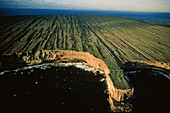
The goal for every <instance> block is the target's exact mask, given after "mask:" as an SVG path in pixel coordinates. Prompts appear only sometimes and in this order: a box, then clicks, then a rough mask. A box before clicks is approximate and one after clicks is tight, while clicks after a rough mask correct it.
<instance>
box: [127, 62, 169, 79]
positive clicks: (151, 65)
mask: <svg viewBox="0 0 170 113" xmlns="http://www.w3.org/2000/svg"><path fill="white" fill-rule="evenodd" d="M139 69H152V70H156V71H161V72H163V73H165V74H166V75H168V76H169V77H168V76H167V78H169V79H170V63H165V62H151V61H142V60H132V61H129V62H126V63H125V64H124V70H139Z"/></svg>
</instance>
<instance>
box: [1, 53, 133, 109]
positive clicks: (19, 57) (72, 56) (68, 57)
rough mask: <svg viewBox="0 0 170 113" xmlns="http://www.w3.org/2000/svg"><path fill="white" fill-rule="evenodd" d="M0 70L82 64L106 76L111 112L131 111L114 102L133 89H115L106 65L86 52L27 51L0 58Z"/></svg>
mask: <svg viewBox="0 0 170 113" xmlns="http://www.w3.org/2000/svg"><path fill="white" fill-rule="evenodd" d="M0 62H1V69H0V70H7V69H15V68H19V67H23V66H31V65H37V64H42V63H62V62H65V63H69V62H82V63H83V62H84V63H87V64H88V65H89V66H90V67H93V68H94V69H96V70H98V71H101V72H103V73H104V74H105V76H106V81H107V85H108V92H109V102H110V108H111V111H131V109H129V108H127V109H124V108H122V107H120V106H117V105H116V104H115V102H114V101H117V102H122V101H125V100H127V99H129V98H130V96H131V95H133V92H134V89H133V88H132V89H127V90H126V89H117V88H116V87H115V86H114V83H113V82H112V80H111V78H110V76H109V73H110V70H109V69H108V67H107V65H106V64H105V62H104V61H102V60H101V59H98V58H95V57H94V56H93V55H91V54H90V53H88V52H76V51H70V50H40V51H35V52H32V51H29V52H24V53H15V54H12V55H5V56H2V57H1V61H0Z"/></svg>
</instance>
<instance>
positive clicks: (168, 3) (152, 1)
mask: <svg viewBox="0 0 170 113" xmlns="http://www.w3.org/2000/svg"><path fill="white" fill-rule="evenodd" d="M0 7H17V8H70V9H99V10H124V11H156V12H170V0H0Z"/></svg>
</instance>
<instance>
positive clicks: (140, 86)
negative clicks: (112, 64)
mask: <svg viewBox="0 0 170 113" xmlns="http://www.w3.org/2000/svg"><path fill="white" fill-rule="evenodd" d="M165 74H166V73H163V72H159V71H158V70H154V69H138V70H133V71H132V70H129V71H128V70H126V71H125V75H127V77H128V78H129V82H130V83H131V84H132V85H133V86H134V89H135V92H134V95H133V96H132V98H133V99H131V103H132V105H133V108H134V109H133V112H168V111H169V104H168V102H170V99H169V95H170V92H169V87H170V81H169V79H168V78H167V77H166V76H168V75H166V76H165ZM165 102H166V103H165Z"/></svg>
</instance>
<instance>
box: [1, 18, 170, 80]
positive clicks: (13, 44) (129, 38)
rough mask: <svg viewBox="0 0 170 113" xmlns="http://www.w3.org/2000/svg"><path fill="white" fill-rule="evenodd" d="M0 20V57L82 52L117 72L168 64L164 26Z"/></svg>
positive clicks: (169, 42) (169, 32)
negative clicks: (137, 63) (134, 65)
mask: <svg viewBox="0 0 170 113" xmlns="http://www.w3.org/2000/svg"><path fill="white" fill-rule="evenodd" d="M0 19H1V21H0V48H1V49H0V54H1V55H3V54H12V53H16V52H25V51H36V50H57V49H58V50H76V51H84V52H89V53H91V54H93V55H94V56H95V57H97V58H100V59H102V60H103V61H104V62H105V63H106V64H107V66H108V68H109V69H110V70H120V69H121V67H122V64H124V63H125V62H127V61H129V60H146V61H163V62H170V28H168V27H165V26H159V25H153V24H148V23H146V22H140V21H136V20H135V19H130V18H128V19H127V18H122V17H112V16H104V15H37V16H35V15H33V16H13V17H0ZM112 73H117V72H114V71H113V72H112ZM120 73H121V72H119V74H120ZM113 79H114V78H113Z"/></svg>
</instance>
